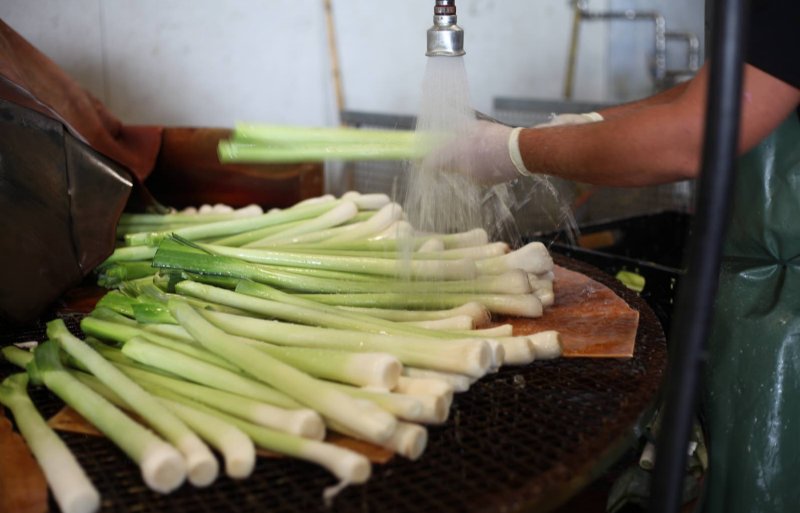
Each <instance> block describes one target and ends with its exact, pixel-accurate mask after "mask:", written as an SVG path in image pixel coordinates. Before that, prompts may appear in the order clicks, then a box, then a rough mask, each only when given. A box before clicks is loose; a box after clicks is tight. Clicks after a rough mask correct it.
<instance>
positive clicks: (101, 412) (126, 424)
mask: <svg viewBox="0 0 800 513" xmlns="http://www.w3.org/2000/svg"><path fill="white" fill-rule="evenodd" d="M34 363H35V367H36V368H37V370H38V372H39V373H40V374H41V377H42V380H43V381H44V383H45V385H46V386H47V388H48V389H50V390H51V391H52V392H53V393H55V394H56V395H57V396H59V397H60V398H61V399H62V400H63V401H64V402H65V403H67V404H69V405H70V406H72V407H73V408H74V409H75V410H76V411H77V412H78V413H80V414H81V415H82V416H83V417H84V418H85V419H86V420H88V421H89V422H90V423H91V424H92V425H94V426H95V427H96V428H97V429H99V430H100V431H102V432H103V433H104V434H105V435H106V436H107V437H108V438H109V439H111V440H112V441H113V442H114V443H115V444H117V446H119V447H120V448H121V449H122V450H123V451H124V452H125V453H126V454H127V455H128V456H129V457H130V458H131V459H132V460H134V461H135V462H136V463H137V464H138V465H139V467H140V468H141V472H142V478H143V479H144V482H145V483H146V484H147V486H149V487H150V488H151V489H153V490H155V491H157V492H160V493H169V492H171V491H173V490H175V489H176V488H178V487H179V486H180V485H181V483H183V481H184V479H185V478H186V463H185V461H184V459H183V457H182V456H181V453H179V452H178V451H177V450H176V449H175V448H174V447H173V446H171V445H169V444H168V443H166V442H164V441H163V440H161V439H160V438H158V437H157V436H156V435H154V434H153V433H152V432H151V431H149V430H148V429H145V428H144V427H143V426H141V425H140V424H138V423H136V422H134V421H133V420H131V419H130V418H129V417H128V416H126V415H125V414H124V413H122V412H121V411H120V410H118V409H117V407H116V406H114V405H113V404H111V403H110V402H108V400H106V399H104V398H103V397H101V396H100V395H98V394H97V393H96V392H94V391H93V390H92V389H90V388H89V387H87V386H86V385H84V384H83V383H81V382H80V381H78V380H77V379H76V378H75V377H74V376H72V375H71V374H70V373H69V372H68V371H67V370H66V369H64V367H63V366H62V365H61V361H60V359H59V349H58V344H57V343H56V342H52V341H51V342H45V343H44V344H42V345H40V346H39V347H38V348H37V349H36V352H35V360H34Z"/></svg>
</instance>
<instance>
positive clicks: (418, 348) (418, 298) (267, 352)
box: [5, 193, 560, 493]
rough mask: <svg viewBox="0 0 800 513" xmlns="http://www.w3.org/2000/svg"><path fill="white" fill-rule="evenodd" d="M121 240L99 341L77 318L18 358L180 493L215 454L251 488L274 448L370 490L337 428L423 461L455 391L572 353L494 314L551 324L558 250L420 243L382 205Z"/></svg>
mask: <svg viewBox="0 0 800 513" xmlns="http://www.w3.org/2000/svg"><path fill="white" fill-rule="evenodd" d="M120 227H121V230H120V236H121V237H122V241H123V243H122V245H120V247H119V248H118V249H117V250H116V251H115V252H114V254H113V255H111V256H110V257H109V258H108V260H107V261H106V262H105V263H104V264H103V265H101V266H100V267H99V268H98V276H99V278H98V279H99V281H100V282H101V283H103V284H105V285H106V286H109V287H113V288H115V290H111V291H109V292H108V293H107V294H106V295H105V296H104V297H103V298H102V299H101V300H100V301H99V302H98V304H97V306H96V308H95V309H94V311H92V312H91V313H90V314H89V315H88V316H87V317H85V318H84V319H83V321H82V322H81V330H82V332H83V334H84V335H86V336H87V338H86V340H85V341H82V340H79V339H78V338H76V337H75V336H74V335H73V334H71V333H69V331H67V329H66V328H65V327H64V325H63V323H61V322H60V321H58V320H57V321H53V322H52V323H51V324H50V325H49V326H48V337H49V339H50V341H49V342H47V343H45V344H43V345H41V346H40V347H39V348H38V349H37V350H36V352H35V356H33V355H30V354H28V353H24V354H23V353H22V352H21V351H19V350H13V349H9V350H8V351H5V352H6V353H7V354H6V357H7V358H8V359H9V360H10V361H15V362H16V363H19V364H20V365H22V366H25V365H26V364H27V368H28V370H29V373H31V375H32V377H33V378H34V379H35V380H37V381H40V382H42V383H44V384H45V386H48V387H49V388H50V389H51V390H52V391H53V392H54V393H56V394H57V395H59V396H60V397H62V398H63V399H64V401H65V402H67V403H68V404H70V405H71V406H73V407H74V408H75V409H76V410H78V411H79V412H81V413H84V416H85V417H86V418H87V420H88V421H89V422H91V423H93V424H94V425H95V426H97V427H98V428H99V429H100V430H101V431H103V432H104V433H106V435H107V436H108V437H109V438H110V439H111V440H112V441H114V442H115V443H117V444H119V445H120V447H121V448H122V449H123V450H124V451H125V452H126V453H127V454H128V455H129V456H130V457H131V458H132V459H133V460H134V461H136V462H137V463H138V464H139V465H140V466H141V467H142V474H143V479H144V481H145V482H146V483H147V484H148V485H149V486H150V487H151V488H153V489H154V490H158V491H160V492H162V493H168V492H169V491H171V490H173V489H175V488H176V487H178V486H180V484H181V483H182V482H183V481H184V478H188V481H189V482H190V483H192V484H194V485H196V486H207V485H209V484H210V483H211V482H213V480H214V479H215V477H216V475H217V462H216V459H215V458H214V457H213V455H212V453H211V452H210V451H209V446H210V447H211V448H213V449H215V450H216V451H217V452H218V453H220V454H221V455H222V456H223V458H224V460H225V470H226V472H227V473H228V475H229V476H231V477H234V478H244V477H247V476H248V475H249V474H250V472H252V469H253V464H254V460H255V456H254V447H255V446H260V447H264V448H267V449H269V450H271V451H274V452H278V453H282V454H286V455H289V456H292V457H297V458H301V459H305V460H307V461H310V462H314V463H317V464H319V465H322V466H324V467H325V468H327V469H328V470H329V471H330V472H332V473H333V474H334V475H335V476H336V477H337V478H338V479H339V480H340V481H341V482H343V483H362V482H364V481H366V480H367V479H368V477H369V474H370V465H369V462H368V460H367V459H366V458H365V457H364V456H362V455H360V454H357V453H355V452H352V451H350V450H348V449H345V448H342V447H338V446H335V445H332V444H329V443H326V442H325V441H324V439H325V435H326V433H327V432H328V431H336V432H339V433H342V434H345V435H348V436H351V437H356V438H360V439H363V440H366V441H369V442H371V443H374V444H377V445H381V446H384V447H387V448H389V449H391V450H392V451H395V452H397V453H398V454H400V455H402V456H405V457H408V458H411V459H416V458H419V457H420V456H421V455H422V453H423V452H424V449H425V446H426V443H427V431H426V429H425V427H424V426H425V425H426V424H440V423H443V422H445V421H446V419H447V416H448V412H449V408H450V403H451V401H452V398H453V394H454V393H455V392H463V391H466V390H467V389H468V388H469V386H470V385H471V384H472V383H473V382H474V381H476V380H478V379H480V378H481V377H482V376H484V375H486V374H487V373H490V372H494V371H496V370H497V369H498V368H499V367H500V366H501V365H525V364H529V363H531V362H533V361H534V360H535V359H537V358H553V357H557V356H559V354H560V342H559V338H558V334H557V333H555V332H544V333H539V334H536V335H515V334H514V333H513V330H512V328H511V326H510V325H500V326H494V327H488V323H489V322H490V319H491V316H492V315H493V314H506V315H516V316H531V317H535V316H539V315H541V314H542V311H543V309H544V308H546V307H547V306H549V305H550V304H552V303H553V300H554V296H553V273H552V267H553V263H552V259H551V258H550V256H549V254H548V252H547V250H546V248H545V247H544V246H542V245H541V244H538V243H533V244H529V245H527V246H525V247H523V248H520V249H517V250H515V251H511V249H510V248H509V247H508V245H506V244H504V243H498V242H490V241H489V240H488V237H487V235H486V232H485V231H483V230H472V231H470V232H465V233H457V234H432V233H420V232H417V231H416V230H414V228H413V227H411V226H410V225H409V224H408V223H407V222H406V221H405V219H404V215H403V212H402V209H401V208H400V207H399V206H398V205H397V204H395V203H392V202H391V201H390V199H389V198H388V197H387V196H385V195H382V194H364V195H362V194H358V193H347V194H345V195H343V196H342V197H341V198H335V197H332V196H323V197H320V198H313V199H311V200H306V201H304V202H301V203H298V204H297V205H295V206H293V207H291V208H288V209H285V210H272V211H269V212H266V213H264V212H262V211H261V210H260V209H258V208H247V209H241V210H237V211H219V210H216V211H212V212H211V213H207V214H190V213H174V214H166V215H149V214H125V215H123V217H122V219H121V221H120ZM122 411H128V412H132V413H136V414H137V416H138V418H139V419H141V421H142V422H144V423H145V425H146V426H147V427H148V428H150V429H149V430H148V429H145V428H144V426H142V425H140V424H138V421H134V420H131V418H130V417H128V416H127V415H125V414H124V413H122ZM151 430H152V431H151ZM206 444H207V445H206Z"/></svg>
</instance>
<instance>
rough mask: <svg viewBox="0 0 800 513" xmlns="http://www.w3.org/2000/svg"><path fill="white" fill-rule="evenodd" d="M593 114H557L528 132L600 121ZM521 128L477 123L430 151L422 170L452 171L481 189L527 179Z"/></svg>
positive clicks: (595, 114)
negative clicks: (520, 144)
mask: <svg viewBox="0 0 800 513" xmlns="http://www.w3.org/2000/svg"><path fill="white" fill-rule="evenodd" d="M602 120H603V116H601V115H600V114H598V113H597V112H589V113H586V114H560V115H558V116H554V117H553V119H551V120H550V121H548V122H547V123H542V124H539V125H536V126H534V127H532V128H545V127H553V126H563V125H578V124H583V123H593V122H596V121H602ZM520 131H522V128H512V127H509V126H506V125H503V124H500V123H493V122H490V121H484V120H481V121H477V122H476V123H475V124H474V125H473V126H472V127H471V128H470V129H469V131H468V132H467V133H466V135H461V136H459V137H456V138H454V139H449V140H448V141H447V142H446V143H444V144H442V145H440V146H439V147H438V148H436V149H434V151H432V152H431V153H430V154H429V155H428V156H427V157H426V158H425V159H424V160H423V164H422V165H423V166H426V167H428V168H431V169H438V170H441V171H454V172H459V173H462V174H464V175H466V176H469V177H471V178H472V179H473V180H475V181H476V182H478V183H480V184H481V185H495V184H498V183H502V182H509V181H511V180H513V179H515V178H519V177H520V176H529V175H531V172H530V171H528V169H526V168H525V164H524V163H523V162H522V155H521V154H520V151H519V133H520Z"/></svg>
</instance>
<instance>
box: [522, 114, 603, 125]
mask: <svg viewBox="0 0 800 513" xmlns="http://www.w3.org/2000/svg"><path fill="white" fill-rule="evenodd" d="M597 121H603V116H601V115H600V114H598V113H597V112H586V113H583V114H559V115H557V116H553V117H552V118H550V121H548V122H547V123H539V124H538V125H534V126H533V127H532V128H545V127H549V126H564V125H581V124H583V123H594V122H597Z"/></svg>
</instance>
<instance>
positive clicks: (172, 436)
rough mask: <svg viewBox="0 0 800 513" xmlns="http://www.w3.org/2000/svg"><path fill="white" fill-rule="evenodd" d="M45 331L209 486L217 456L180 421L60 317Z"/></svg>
mask: <svg viewBox="0 0 800 513" xmlns="http://www.w3.org/2000/svg"><path fill="white" fill-rule="evenodd" d="M47 334H48V336H49V337H50V338H51V339H53V340H56V341H58V343H59V344H60V345H61V347H62V348H64V350H65V351H66V352H67V353H68V354H69V355H70V356H71V357H73V358H75V359H76V360H78V361H79V362H81V363H82V364H83V365H85V366H86V367H87V368H88V369H89V371H90V372H91V373H92V374H93V375H95V376H96V377H97V379H99V380H100V381H101V382H102V383H103V384H104V385H106V386H107V387H109V388H110V389H111V390H113V391H114V392H115V393H117V394H118V395H119V396H120V397H121V398H122V399H123V400H124V401H125V403H126V404H127V405H128V406H129V407H130V408H131V409H132V410H133V411H135V412H136V413H137V414H138V415H139V416H140V417H142V418H143V419H144V420H145V421H146V422H147V423H148V424H149V425H150V426H151V427H152V428H153V429H154V430H156V431H157V432H158V433H159V434H160V435H161V436H163V437H164V438H165V439H166V440H167V441H169V442H170V443H172V444H173V445H175V447H177V448H178V450H180V451H181V453H183V455H184V457H185V458H186V464H187V470H188V475H189V481H190V482H191V483H192V484H193V485H195V486H208V485H209V484H211V483H212V482H213V481H214V480H215V479H216V478H217V473H218V471H219V465H218V463H217V459H216V458H215V457H214V455H213V454H212V453H211V451H210V450H209V449H208V447H207V446H206V445H205V444H204V443H203V441H202V440H200V438H199V437H198V436H197V435H196V434H195V433H194V431H192V430H191V429H189V427H188V426H187V425H186V424H184V423H183V421H181V420H180V419H179V418H178V417H176V416H175V415H174V414H172V413H171V412H170V411H169V410H167V409H166V408H164V406H163V405H162V404H161V403H160V402H158V401H157V400H156V399H155V398H154V397H153V396H152V395H150V394H149V393H148V392H147V391H145V390H144V389H143V388H142V387H140V386H139V385H137V384H136V382H134V381H133V380H131V379H130V378H129V377H128V376H126V375H125V374H123V373H122V371H120V370H119V369H117V368H116V367H114V365H113V364H111V363H110V362H109V361H107V360H106V359H105V358H103V357H102V356H100V355H99V354H98V353H97V352H96V351H94V350H93V349H92V348H91V347H90V346H89V345H87V344H86V343H85V342H83V341H82V340H80V339H78V338H76V337H75V336H73V335H72V334H71V333H70V332H69V331H68V330H67V327H66V325H65V324H64V321H62V320H61V319H56V320H54V321H51V322H49V323H48V325H47Z"/></svg>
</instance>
